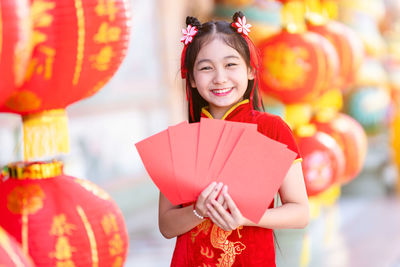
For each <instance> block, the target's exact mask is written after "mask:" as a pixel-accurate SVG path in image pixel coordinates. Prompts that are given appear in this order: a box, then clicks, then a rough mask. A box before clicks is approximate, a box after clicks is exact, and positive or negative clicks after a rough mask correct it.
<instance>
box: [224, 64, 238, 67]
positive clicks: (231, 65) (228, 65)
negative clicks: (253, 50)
mask: <svg viewBox="0 0 400 267" xmlns="http://www.w3.org/2000/svg"><path fill="white" fill-rule="evenodd" d="M236 65H237V64H236V63H228V64H226V66H227V67H233V66H236Z"/></svg>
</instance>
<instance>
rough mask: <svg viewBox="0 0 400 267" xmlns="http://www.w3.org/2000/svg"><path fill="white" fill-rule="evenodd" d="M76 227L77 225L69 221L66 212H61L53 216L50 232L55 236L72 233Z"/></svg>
mask: <svg viewBox="0 0 400 267" xmlns="http://www.w3.org/2000/svg"><path fill="white" fill-rule="evenodd" d="M75 229H76V227H75V225H73V224H71V223H67V217H66V216H65V214H60V215H56V216H54V217H53V224H52V225H51V229H50V234H51V235H55V236H65V235H72V230H75Z"/></svg>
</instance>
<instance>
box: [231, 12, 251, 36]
mask: <svg viewBox="0 0 400 267" xmlns="http://www.w3.org/2000/svg"><path fill="white" fill-rule="evenodd" d="M232 26H233V27H234V28H236V29H237V32H238V33H241V34H244V35H246V36H247V35H249V32H250V27H251V24H249V23H247V20H246V17H245V16H243V17H242V18H240V17H238V18H237V21H236V22H232Z"/></svg>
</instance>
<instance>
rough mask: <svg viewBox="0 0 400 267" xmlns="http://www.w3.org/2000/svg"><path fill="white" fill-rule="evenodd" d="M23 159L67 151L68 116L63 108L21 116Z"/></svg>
mask: <svg viewBox="0 0 400 267" xmlns="http://www.w3.org/2000/svg"><path fill="white" fill-rule="evenodd" d="M22 120H23V129H24V154H25V160H32V159H35V158H41V157H48V156H55V155H57V154H60V153H68V152H69V137H68V118H67V114H66V112H65V110H64V109H53V110H47V111H43V112H39V113H34V114H29V115H25V116H23V117H22Z"/></svg>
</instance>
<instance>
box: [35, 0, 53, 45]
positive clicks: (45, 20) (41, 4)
mask: <svg viewBox="0 0 400 267" xmlns="http://www.w3.org/2000/svg"><path fill="white" fill-rule="evenodd" d="M55 6H56V4H55V3H54V2H49V1H44V0H35V1H33V2H32V6H31V14H32V15H31V16H32V21H33V28H34V32H33V47H35V46H36V45H38V44H40V43H43V42H45V41H46V40H47V36H46V35H45V34H44V33H42V32H40V31H39V30H38V28H45V27H49V26H50V25H51V24H52V23H53V19H54V17H53V15H51V14H49V13H48V12H49V11H51V10H53V9H54V8H55Z"/></svg>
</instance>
